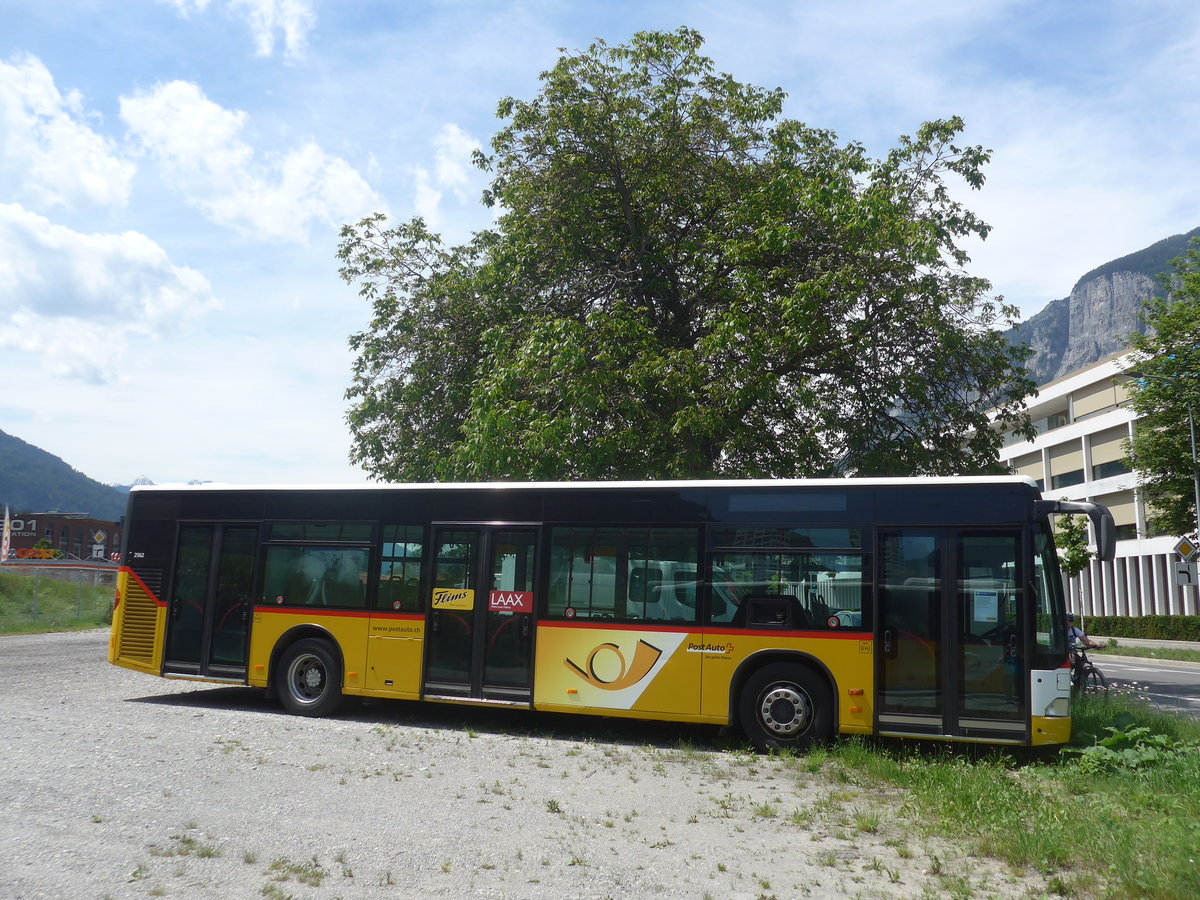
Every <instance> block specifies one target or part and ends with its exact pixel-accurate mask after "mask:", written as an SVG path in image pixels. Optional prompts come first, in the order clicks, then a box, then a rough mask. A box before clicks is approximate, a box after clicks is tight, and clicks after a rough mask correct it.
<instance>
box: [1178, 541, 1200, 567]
mask: <svg viewBox="0 0 1200 900" xmlns="http://www.w3.org/2000/svg"><path fill="white" fill-rule="evenodd" d="M1175 552H1176V553H1178V554H1179V557H1180V559H1182V560H1183V561H1184V562H1191V561H1192V560H1193V559H1195V558H1196V554H1197V553H1200V547H1198V546H1196V542H1195V541H1193V540H1192V539H1191V538H1188V537H1181V538H1180V539H1179V543H1177V544H1176V545H1175Z"/></svg>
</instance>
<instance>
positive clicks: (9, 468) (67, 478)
mask: <svg viewBox="0 0 1200 900" xmlns="http://www.w3.org/2000/svg"><path fill="white" fill-rule="evenodd" d="M128 498H129V489H128V488H120V487H113V486H112V485H108V484H101V483H100V482H98V481H93V480H92V479H91V478H88V477H87V476H86V475H84V474H83V473H82V472H79V471H76V470H75V469H73V468H72V467H71V466H69V465H67V463H65V462H63V461H62V460H61V459H59V458H58V457H57V456H54V455H53V454H52V453H47V452H46V451H45V450H41V449H39V448H37V447H35V446H33V444H27V443H26V442H25V441H23V440H21V439H20V438H18V437H13V436H12V435H11V434H6V433H5V432H3V431H0V506H2V505H4V504H8V506H9V508H10V509H11V510H12V512H13V513H18V512H21V513H29V512H50V511H52V510H58V511H59V512H71V513H86V514H87V515H89V516H91V517H92V518H95V519H105V520H107V521H110V522H117V521H120V519H121V517H122V516H123V515H125V506H126V503H127V501H128ZM0 515H3V513H2V512H0Z"/></svg>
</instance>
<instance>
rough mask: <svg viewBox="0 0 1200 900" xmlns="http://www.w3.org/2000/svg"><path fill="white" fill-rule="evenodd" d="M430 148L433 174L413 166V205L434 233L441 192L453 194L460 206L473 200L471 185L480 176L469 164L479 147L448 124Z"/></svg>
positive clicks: (439, 218) (438, 221) (439, 224)
mask: <svg viewBox="0 0 1200 900" xmlns="http://www.w3.org/2000/svg"><path fill="white" fill-rule="evenodd" d="M433 147H434V153H433V171H432V172H430V171H429V169H427V168H425V167H424V166H414V167H413V181H414V198H413V204H414V206H415V207H416V210H417V215H419V216H421V217H422V218H423V219H425V222H426V224H427V225H428V226H429V227H430V228H431V229H433V230H434V231H437V230H439V229H440V228H441V227H442V225H443V219H444V215H443V210H442V197H443V196H444V194H443V192H444V191H446V190H448V191H450V192H451V193H453V194H454V196H455V198H456V199H457V200H458V202H459V203H460V204H465V203H467V202H468V201H469V200H471V199H472V198H471V197H470V188H471V184H472V182H473V181H476V182H478V181H479V178H480V173H479V171H478V170H477V169H475V168H474V166H473V165H472V164H471V154H472V153H474V151H476V150H479V149H481V148H482V145H481V144H480V143H479V141H478V140H476V139H475V138H474V137H472V136H471V135H470V134H468V133H467V132H465V131H463V130H462V129H461V128H459V127H458V126H457V125H455V124H454V123H453V122H448V123H446V124H445V125H443V126H442V127H441V130H439V131H438V133H437V136H436V137H435V138H434V139H433Z"/></svg>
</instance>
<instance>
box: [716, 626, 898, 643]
mask: <svg viewBox="0 0 1200 900" xmlns="http://www.w3.org/2000/svg"><path fill="white" fill-rule="evenodd" d="M703 631H704V634H705V636H706V637H707V636H708V635H710V634H727V635H729V636H731V637H736V636H737V635H739V634H752V635H754V636H755V637H767V636H769V635H772V634H774V635H785V636H787V637H800V638H819V639H821V640H830V641H873V640H875V635H873V634H872V633H871V632H869V631H845V630H843V629H841V628H838V629H837V630H833V629H830V630H829V631H786V630H783V629H779V628H705V629H703Z"/></svg>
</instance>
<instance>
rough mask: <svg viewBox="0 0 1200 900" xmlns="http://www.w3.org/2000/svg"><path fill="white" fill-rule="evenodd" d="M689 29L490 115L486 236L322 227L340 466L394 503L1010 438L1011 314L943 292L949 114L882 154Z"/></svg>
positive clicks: (567, 68)
mask: <svg viewBox="0 0 1200 900" xmlns="http://www.w3.org/2000/svg"><path fill="white" fill-rule="evenodd" d="M702 43H703V39H702V38H701V37H700V35H699V34H697V33H696V32H695V31H692V30H690V29H687V28H681V29H679V30H677V31H674V32H669V33H666V32H643V33H639V34H637V35H635V36H634V37H633V38H632V39H631V41H630V42H629V43H628V44H623V45H619V46H611V45H609V44H607V43H605V42H603V41H597V42H596V43H595V44H593V45H592V46H591V47H589V48H588V49H587V50H586V51H582V52H566V51H564V52H563V54H562V56H561V57H560V59H559V60H558V62H557V64H556V65H555V66H554V67H553V68H552V69H551V70H549V71H547V72H545V73H543V74H542V87H541V90H540V91H539V92H538V93H537V94H536V96H534V97H533V98H532V99H531V100H519V99H515V98H505V99H503V100H501V101H500V104H499V108H498V114H499V117H500V118H501V119H502V120H503V121H504V123H505V124H504V125H503V127H501V129H500V131H499V132H498V133H497V134H496V135H495V137H494V138H493V140H492V144H491V151H492V152H491V154H490V155H485V154H483V153H480V154H477V156H476V164H477V165H478V166H479V167H480V168H482V169H483V170H485V171H488V172H490V173H491V175H492V182H491V185H490V187H489V188H488V190H487V191H486V192H485V193H484V198H483V199H484V202H485V203H487V204H488V205H490V206H493V207H495V208H496V209H497V210H499V211H500V214H499V215H498V217H497V219H496V223H495V227H494V229H492V230H488V231H483V232H479V233H477V234H476V235H474V236H473V238H472V239H471V240H470V241H468V242H467V243H465V244H463V245H461V246H456V247H446V246H444V245H443V244H442V242H441V240H440V238H439V237H438V236H437V235H435V234H432V233H431V232H429V231H428V229H427V228H426V227H425V224H424V223H423V222H422V221H421V220H419V219H415V220H413V221H411V222H408V223H403V224H398V225H392V226H389V225H388V224H387V223H386V222H385V220H384V219H383V218H382V217H381V216H374V217H371V218H368V219H365V220H363V221H362V222H360V223H359V224H358V225H356V226H347V227H346V228H344V229H343V231H342V241H341V245H340V248H339V258H340V260H341V261H342V267H341V270H340V271H341V275H342V277H343V278H344V279H346V280H347V281H348V282H350V283H353V284H356V285H358V286H359V288H360V292H361V294H362V296H363V297H364V299H366V300H367V301H368V302H370V303H371V305H372V308H373V318H372V321H371V324H370V326H369V327H368V328H367V329H366V330H364V331H363V332H360V333H358V334H355V335H354V336H352V338H351V341H350V344H351V348H352V349H353V351H354V352H355V353H356V362H355V366H354V373H353V381H352V384H351V387H350V388H349V390H348V391H347V399H348V400H349V401H350V404H351V405H350V408H349V411H348V414H347V418H348V421H349V424H350V428H351V431H352V433H353V436H354V440H355V446H354V450H353V452H352V455H353V457H354V459H355V461H356V462H359V463H360V464H362V465H363V466H364V467H365V468H366V469H367V470H368V471H369V472H370V473H372V474H373V475H374V476H376V477H379V478H384V479H394V480H402V481H412V480H464V479H488V478H496V477H522V478H538V479H542V478H546V479H549V478H622V477H626V478H641V477H672V476H674V477H685V476H721V477H726V476H728V477H735V476H797V475H805V476H817V475H834V474H860V475H892V474H910V473H912V474H917V473H940V474H946V473H957V472H979V471H986V470H989V469H990V468H991V467H992V466H993V465H994V461H995V457H996V450H997V446H998V441H999V439H1000V437H999V432H998V431H996V430H994V429H993V428H990V427H989V426H988V422H987V419H986V416H985V410H987V409H988V408H995V409H999V410H1000V412H1001V415H1000V419H1001V422H1000V424H1001V427H1002V428H1003V429H1007V430H1012V429H1014V428H1015V429H1017V430H1019V431H1024V430H1027V429H1028V422H1027V420H1026V419H1025V416H1024V412H1023V404H1022V400H1023V397H1024V396H1025V395H1027V394H1028V393H1029V392H1030V391H1031V390H1032V387H1033V385H1032V383H1031V382H1029V381H1028V379H1027V378H1026V377H1025V375H1024V371H1023V369H1022V366H1021V363H1022V360H1023V359H1024V356H1025V351H1024V350H1023V349H1013V348H1010V347H1008V346H1007V345H1006V343H1005V342H1004V340H1003V338H1002V336H1001V333H1000V331H999V330H998V329H997V328H996V327H995V326H997V325H1000V324H1002V323H1004V322H1005V321H1007V320H1011V319H1012V318H1013V316H1014V315H1015V311H1014V310H1013V309H1011V308H1010V307H1006V306H1004V305H1002V304H1000V303H998V302H995V301H993V300H991V299H988V297H987V291H988V290H989V288H990V285H989V284H988V283H987V282H986V281H984V280H983V279H979V278H975V277H972V276H970V275H969V274H967V272H966V271H965V270H964V266H965V265H966V263H967V262H968V259H967V255H966V253H965V252H964V251H963V250H962V248H961V247H960V246H959V245H960V243H961V242H963V241H964V240H967V241H969V240H973V239H975V238H982V237H985V236H986V235H987V233H988V231H989V228H988V226H987V225H986V224H985V223H984V222H982V221H980V220H979V219H978V218H977V217H976V216H975V215H974V214H973V213H971V212H970V211H969V210H968V209H966V208H965V207H964V206H962V205H961V204H960V203H959V202H958V201H956V200H954V199H953V198H952V197H951V193H950V186H949V185H950V183H962V184H965V185H967V186H968V187H971V188H979V187H980V186H981V185H982V183H983V171H982V170H983V166H984V164H985V163H986V162H987V160H988V157H989V153H988V152H987V151H985V150H983V149H982V148H981V147H971V146H960V145H959V144H958V143H957V139H958V135H959V133H960V132H961V131H962V128H963V123H962V122H961V120H959V119H957V118H950V119H946V120H940V121H934V122H928V123H926V124H924V125H922V126H921V127H920V128H919V129H918V130H917V131H916V133H915V134H914V135H913V136H905V137H902V138H901V139H900V141H899V143H898V146H897V147H896V148H895V149H893V150H892V151H890V152H889V153H888V154H887V155H886V156H884V157H883V158H882V159H872V158H870V157H868V156H867V154H866V152H865V150H864V148H863V147H862V145H860V144H857V143H853V142H851V143H840V142H839V141H838V139H837V136H836V135H834V134H833V133H832V132H829V131H824V130H819V129H814V128H809V127H808V126H806V125H803V124H802V123H799V122H796V121H792V120H788V119H783V118H781V117H780V112H781V110H782V106H783V100H784V94H783V92H782V91H781V90H780V89H778V88H776V89H771V90H768V89H763V88H759V87H755V86H752V85H746V84H742V83H740V82H737V81H735V80H734V79H733V78H732V77H731V76H729V75H726V74H719V73H716V72H715V71H714V69H713V64H712V61H711V60H709V59H708V58H706V57H704V56H702V55H700V54H699V49H700V47H701V44H702Z"/></svg>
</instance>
